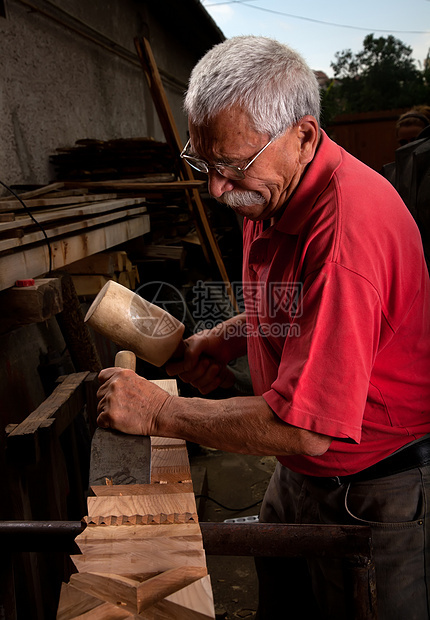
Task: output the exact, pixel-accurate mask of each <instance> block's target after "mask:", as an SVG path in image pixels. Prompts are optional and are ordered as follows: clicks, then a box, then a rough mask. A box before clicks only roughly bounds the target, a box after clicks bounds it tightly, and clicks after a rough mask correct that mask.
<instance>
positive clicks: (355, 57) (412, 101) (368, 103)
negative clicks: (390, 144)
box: [323, 34, 430, 124]
mask: <svg viewBox="0 0 430 620" xmlns="http://www.w3.org/2000/svg"><path fill="white" fill-rule="evenodd" d="M331 67H332V69H333V72H334V80H333V81H332V84H331V85H330V86H329V88H328V89H327V90H326V91H325V92H324V93H323V119H324V121H325V124H327V123H328V122H329V121H330V119H331V118H333V116H335V115H336V114H339V113H348V112H368V111H371V110H391V109H395V108H404V107H410V106H413V105H417V104H420V103H428V101H429V100H430V83H429V80H428V77H429V76H428V69H427V70H426V69H424V70H420V69H419V68H418V67H417V65H416V62H415V60H414V59H413V58H412V49H411V48H410V47H409V46H408V45H405V44H404V43H403V42H402V41H400V40H399V39H396V38H395V37H393V36H392V35H389V36H388V37H375V36H374V35H373V34H369V35H367V36H366V37H365V38H364V41H363V49H362V50H360V51H359V52H357V53H356V54H354V53H353V52H352V51H351V50H350V49H348V50H343V51H342V52H336V54H335V62H332V63H331Z"/></svg>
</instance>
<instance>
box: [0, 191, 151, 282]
mask: <svg viewBox="0 0 430 620" xmlns="http://www.w3.org/2000/svg"><path fill="white" fill-rule="evenodd" d="M20 198H21V199H22V200H23V201H24V202H25V205H26V209H24V207H23V206H22V204H21V203H20V202H19V200H17V199H16V198H13V199H10V198H2V199H0V215H1V214H3V215H4V216H7V218H8V219H9V221H3V222H0V290H4V289H6V288H9V287H11V286H13V285H14V284H15V281H16V280H22V279H27V278H37V277H39V276H41V275H43V274H46V273H48V272H50V271H55V270H60V269H62V268H63V267H65V266H66V265H69V264H71V263H74V262H76V261H78V260H81V259H83V258H85V257H88V256H90V255H92V254H96V253H98V252H101V251H103V250H106V249H108V248H111V247H114V246H117V245H119V244H121V243H124V242H126V241H128V240H130V239H133V238H136V237H139V236H141V235H143V234H145V233H147V232H149V215H148V213H147V208H146V204H145V198H143V197H142V195H140V196H125V197H124V196H120V195H119V194H117V193H116V192H106V191H104V190H102V191H101V192H100V191H97V192H96V193H89V190H88V189H86V188H80V189H67V190H65V189H64V184H63V183H53V184H51V185H48V186H45V187H42V188H38V189H36V190H34V191H29V192H24V193H23V194H21V195H20Z"/></svg>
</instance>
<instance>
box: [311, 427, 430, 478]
mask: <svg viewBox="0 0 430 620" xmlns="http://www.w3.org/2000/svg"><path fill="white" fill-rule="evenodd" d="M425 465H430V435H426V436H425V437H423V438H422V439H419V440H418V441H414V442H413V443H412V445H410V446H406V448H402V449H400V450H398V451H397V452H394V454H391V455H390V456H387V458H385V459H383V460H382V461H379V463H375V465H371V466H370V467H367V469H363V470H362V471H359V472H357V473H356V474H350V475H349V476H332V477H328V478H320V477H317V476H307V478H308V479H309V480H311V481H312V482H313V483H314V484H316V485H320V486H326V487H331V488H333V487H336V486H341V485H342V484H347V483H349V482H364V481H366V480H375V479H377V478H384V477H385V476H392V475H393V474H400V473H401V472H404V471H409V470H410V469H414V468H415V467H424V466H425Z"/></svg>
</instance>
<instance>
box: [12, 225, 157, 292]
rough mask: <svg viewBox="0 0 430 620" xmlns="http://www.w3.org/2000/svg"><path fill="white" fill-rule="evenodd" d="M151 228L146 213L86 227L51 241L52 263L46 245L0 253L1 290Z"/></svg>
mask: <svg viewBox="0 0 430 620" xmlns="http://www.w3.org/2000/svg"><path fill="white" fill-rule="evenodd" d="M149 230H150V222H149V215H148V214H146V213H145V214H143V215H140V216H136V217H132V218H130V219H127V220H121V221H119V222H116V223H114V224H110V225H109V226H105V227H104V228H99V229H93V230H88V231H85V232H82V233H81V234H77V235H73V236H69V237H65V238H62V239H57V240H55V241H53V242H51V248H52V264H51V265H50V261H49V252H48V248H47V247H46V245H43V246H41V247H30V248H28V249H23V250H22V251H19V252H15V253H13V254H8V255H6V256H2V257H0V290H4V289H6V288H9V287H10V286H13V285H14V284H15V282H16V280H19V279H25V278H35V277H38V276H40V274H44V273H47V272H49V270H50V269H51V270H52V271H55V270H59V269H61V267H63V266H64V265H68V264H70V263H73V262H75V261H77V260H79V259H81V258H84V257H86V256H89V255H90V254H96V253H97V252H101V251H103V250H106V249H108V248H111V247H114V246H116V245H119V244H121V243H124V242H125V241H129V240H130V239H134V238H135V237H140V236H141V235H144V234H145V233H147V232H149Z"/></svg>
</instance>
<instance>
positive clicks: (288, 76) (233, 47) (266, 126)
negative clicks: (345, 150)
mask: <svg viewBox="0 0 430 620" xmlns="http://www.w3.org/2000/svg"><path fill="white" fill-rule="evenodd" d="M235 105H240V106H242V107H243V108H244V110H245V111H246V112H247V113H248V114H249V116H250V118H251V120H252V122H253V124H254V129H255V131H257V133H261V134H263V133H267V134H269V136H270V137H271V138H275V137H277V136H278V135H280V134H282V133H284V132H285V131H286V130H287V129H288V128H289V127H292V126H293V125H294V124H295V123H297V122H298V121H299V120H300V119H301V118H302V117H303V116H305V115H307V114H310V115H312V116H314V117H315V118H316V119H317V121H318V122H319V115H320V92H319V86H318V82H317V79H316V77H315V74H314V72H313V71H312V70H311V69H310V68H309V67H308V65H307V64H306V62H305V61H304V59H303V58H302V57H301V56H300V55H299V54H298V53H297V52H296V51H294V50H293V49H291V48H290V47H288V46H287V45H284V44H282V43H280V42H279V41H275V40H274V39H268V38H266V37H257V36H240V37H233V38H231V39H227V41H224V42H223V43H219V44H218V45H215V46H214V47H213V48H212V49H211V50H209V52H207V53H206V54H205V56H203V58H202V59H201V60H200V61H199V62H198V63H197V65H196V66H195V67H194V69H193V71H192V73H191V77H190V81H189V85H188V91H187V93H186V96H185V101H184V110H185V112H186V114H187V115H188V118H189V120H190V122H191V123H192V124H194V125H197V126H199V125H203V124H205V123H207V121H208V120H210V119H211V118H213V117H214V116H216V115H217V114H219V113H220V112H221V111H223V110H225V109H228V108H231V107H232V106H235Z"/></svg>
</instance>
